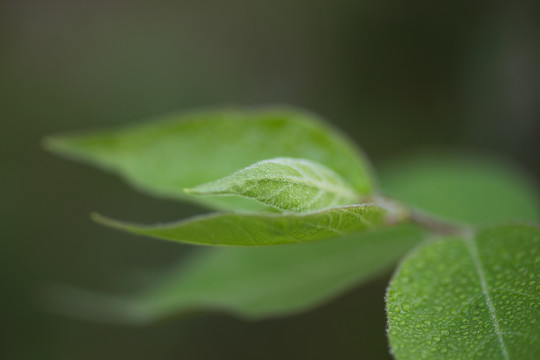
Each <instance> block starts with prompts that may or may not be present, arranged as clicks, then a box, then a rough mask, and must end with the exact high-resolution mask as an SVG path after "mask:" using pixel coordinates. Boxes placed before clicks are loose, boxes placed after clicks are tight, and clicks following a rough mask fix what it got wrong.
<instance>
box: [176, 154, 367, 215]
mask: <svg viewBox="0 0 540 360" xmlns="http://www.w3.org/2000/svg"><path fill="white" fill-rule="evenodd" d="M186 192H188V193H191V194H196V195H209V194H214V195H238V196H244V197H247V198H251V199H254V200H257V201H259V202H260V203H263V204H265V205H268V206H271V207H274V208H276V209H278V210H281V211H284V212H306V211H313V210H321V209H325V208H330V207H336V206H340V205H351V204H354V203H355V202H358V201H359V200H360V199H359V195H358V194H357V193H356V192H355V191H354V190H353V189H352V188H351V187H350V186H349V185H348V184H346V182H345V181H344V180H343V179H342V178H341V177H340V176H339V175H338V174H336V173H335V172H334V171H332V170H330V169H328V168H327V167H325V166H323V165H321V164H318V163H315V162H313V161H309V160H305V159H292V158H276V159H270V160H264V161H260V162H258V163H256V164H254V165H251V166H249V167H247V168H245V169H242V170H240V171H237V172H236V173H234V174H232V175H230V176H227V177H225V178H223V179H220V180H217V181H214V182H211V183H207V184H203V185H199V186H197V187H195V188H192V189H186Z"/></svg>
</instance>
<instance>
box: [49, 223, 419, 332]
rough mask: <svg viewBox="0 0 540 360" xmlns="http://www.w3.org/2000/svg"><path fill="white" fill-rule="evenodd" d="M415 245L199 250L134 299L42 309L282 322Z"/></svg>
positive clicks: (65, 297) (391, 236) (389, 242)
mask: <svg viewBox="0 0 540 360" xmlns="http://www.w3.org/2000/svg"><path fill="white" fill-rule="evenodd" d="M420 238H421V236H420V234H419V230H418V229H417V228H414V227H411V226H403V225H401V226H399V227H393V228H384V229H379V230H375V231H372V232H367V233H362V234H354V235H350V236H347V237H340V238H336V239H331V240H328V241H316V242H311V243H303V244H295V245H284V246H274V247H269V248H268V247H266V248H253V247H243V248H214V249H200V250H199V251H197V252H195V253H194V254H193V257H192V258H190V259H188V262H187V263H186V262H182V263H181V264H179V265H180V266H178V267H177V268H175V269H172V270H171V271H169V272H168V274H167V275H166V276H164V277H162V278H161V280H160V281H159V283H157V284H156V285H153V286H152V287H149V288H146V289H144V290H142V291H140V293H138V294H137V295H124V296H118V297H112V296H110V295H100V294H96V293H91V292H88V291H81V290H75V289H65V288H62V289H60V291H59V292H57V293H56V296H54V297H53V298H52V299H51V304H50V306H54V308H55V310H56V311H57V312H61V313H64V314H67V315H70V316H75V317H82V318H85V319H89V320H94V321H105V322H127V323H148V322H152V321H155V320H159V319H161V318H164V317H169V316H173V315H177V314H182V313H186V312H192V311H205V310H213V311H222V312H228V313H234V314H236V315H238V316H242V317H245V318H256V319H259V318H266V317H270V316H285V315H290V314H292V313H297V312H303V311H307V310H310V309H312V308H313V307H315V306H318V305H320V304H321V303H324V302H327V301H329V300H331V299H333V298H335V297H336V296H338V295H340V294H342V293H343V292H345V291H347V290H348V289H350V288H352V287H353V286H355V285H358V284H360V283H362V282H364V281H367V280H368V279H370V278H372V277H373V276H375V275H377V274H379V273H381V272H382V271H384V270H386V269H388V268H389V267H390V266H391V265H392V264H393V263H394V262H396V261H397V260H398V259H399V258H400V257H401V256H402V254H403V253H404V252H406V251H407V250H409V249H410V248H411V247H413V246H414V245H415V244H416V243H418V241H419V239H420ZM201 250H203V251H201ZM208 250H211V251H208Z"/></svg>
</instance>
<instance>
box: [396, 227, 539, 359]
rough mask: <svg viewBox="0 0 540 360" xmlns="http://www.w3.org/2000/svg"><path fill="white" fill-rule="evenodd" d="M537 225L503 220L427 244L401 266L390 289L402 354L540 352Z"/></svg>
mask: <svg viewBox="0 0 540 360" xmlns="http://www.w3.org/2000/svg"><path fill="white" fill-rule="evenodd" d="M539 274H540V228H538V227H536V226H526V225H506V226H497V227H491V228H487V229H484V230H482V231H480V232H479V233H478V234H477V235H476V236H473V237H471V238H468V239H467V238H449V239H444V240H442V241H437V242H433V243H430V244H428V245H426V246H424V247H422V248H420V249H419V250H418V251H416V252H415V253H414V254H413V255H412V256H410V257H409V258H408V259H407V260H405V262H404V263H403V264H402V265H401V266H400V268H399V270H398V272H397V274H396V275H395V277H394V279H393V280H392V282H391V285H390V287H389V289H388V294H387V311H388V332H389V338H390V344H391V346H392V348H393V352H394V355H395V356H396V358H397V359H398V360H406V359H415V360H416V359H467V360H475V359H479V360H484V359H490V360H497V359H504V360H508V359H515V360H517V359H536V358H537V357H538V354H540V279H539V277H538V276H539Z"/></svg>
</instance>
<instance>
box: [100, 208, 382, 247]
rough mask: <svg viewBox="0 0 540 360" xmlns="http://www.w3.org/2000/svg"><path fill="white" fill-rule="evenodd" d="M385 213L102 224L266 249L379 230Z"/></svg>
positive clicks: (368, 211)
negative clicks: (155, 223)
mask: <svg viewBox="0 0 540 360" xmlns="http://www.w3.org/2000/svg"><path fill="white" fill-rule="evenodd" d="M385 214H386V212H385V211H384V210H383V209H381V208H379V207H377V206H375V205H370V204H364V205H353V206H346V207H338V208H332V209H327V210H322V211H318V212H311V213H307V214H297V215H291V214H289V215H281V214H272V213H216V214H210V215H203V216H198V217H193V218H190V219H187V220H183V221H179V222H176V223H172V224H165V225H155V226H144V225H137V224H129V223H125V222H120V221H116V220H110V219H107V218H105V217H102V216H100V215H97V214H95V215H93V219H94V220H95V221H97V222H99V223H101V224H104V225H107V226H110V227H113V228H116V229H119V230H123V231H127V232H130V233H134V234H139V235H146V236H150V237H154V238H157V239H163V240H170V241H176V242H180V243H188V244H197V245H241V246H263V245H280V244H291V243H302V242H306V241H313V240H322V239H329V238H335V237H339V236H342V235H346V234H350V233H353V232H360V231H365V230H367V229H372V228H375V227H378V226H380V225H382V224H384V222H385Z"/></svg>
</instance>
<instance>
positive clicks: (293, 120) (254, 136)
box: [45, 108, 375, 210]
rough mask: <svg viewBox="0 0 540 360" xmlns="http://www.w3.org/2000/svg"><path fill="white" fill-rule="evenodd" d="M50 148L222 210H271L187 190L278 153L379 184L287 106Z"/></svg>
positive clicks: (358, 157)
mask: <svg viewBox="0 0 540 360" xmlns="http://www.w3.org/2000/svg"><path fill="white" fill-rule="evenodd" d="M45 146H46V147H47V148H48V149H50V150H51V151H54V152H56V153H58V154H60V155H64V156H67V157H69V158H73V159H77V160H81V161H84V162H87V163H90V164H93V165H96V166H99V167H101V168H104V169H106V170H109V171H112V172H114V173H117V174H119V175H121V176H122V177H123V178H124V179H126V180H127V181H128V182H129V183H131V184H132V185H134V186H135V187H136V188H138V189H140V190H143V191H145V192H149V193H151V194H154V195H158V196H163V197H168V198H176V199H183V200H191V201H196V202H199V203H202V204H204V205H207V206H209V207H212V208H215V209H220V210H239V209H241V210H261V209H265V208H267V207H264V206H262V205H261V204H260V203H258V202H256V201H253V200H248V199H246V198H239V197H233V196H227V197H225V196H204V197H202V196H193V195H189V194H186V193H184V189H185V188H191V187H194V186H197V185H200V184H204V183H207V182H210V181H214V180H217V179H220V178H223V177H225V176H228V175H230V174H232V173H233V172H235V171H237V170H238V169H242V168H245V167H247V166H249V165H252V164H254V163H256V162H257V161H261V160H265V159H272V158H276V157H284V156H286V157H295V158H303V159H307V160H311V161H316V162H318V163H320V164H322V165H324V166H326V167H328V168H330V169H332V170H333V171H335V172H336V173H337V174H339V175H340V176H341V177H342V178H343V179H344V180H345V181H346V182H347V183H348V184H350V186H351V187H352V188H353V189H354V191H355V192H357V193H359V194H362V195H366V194H369V193H371V192H373V191H374V188H375V185H374V183H373V175H372V174H371V167H370V165H369V164H368V162H367V160H366V158H365V157H364V155H363V154H362V153H361V152H360V151H359V150H358V149H357V148H356V146H355V145H353V144H352V143H351V142H350V141H349V140H348V139H347V138H346V137H345V136H343V135H342V134H341V133H340V132H339V131H337V130H335V129H334V128H333V127H331V126H330V125H328V124H326V123H324V122H323V121H321V120H320V119H319V118H318V117H316V116H314V115H312V114H310V113H306V112H303V111H300V110H294V109H288V108H281V109H280V108H267V109H259V110H245V109H244V110H232V109H226V110H215V111H206V112H204V111H201V112H195V113H187V114H180V115H170V116H166V117H164V118H161V119H157V120H156V121H152V122H148V123H145V124H139V125H131V126H126V127H121V128H118V129H111V130H104V131H96V132H90V133H81V134H74V135H68V136H55V137H50V138H47V139H46V140H45Z"/></svg>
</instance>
